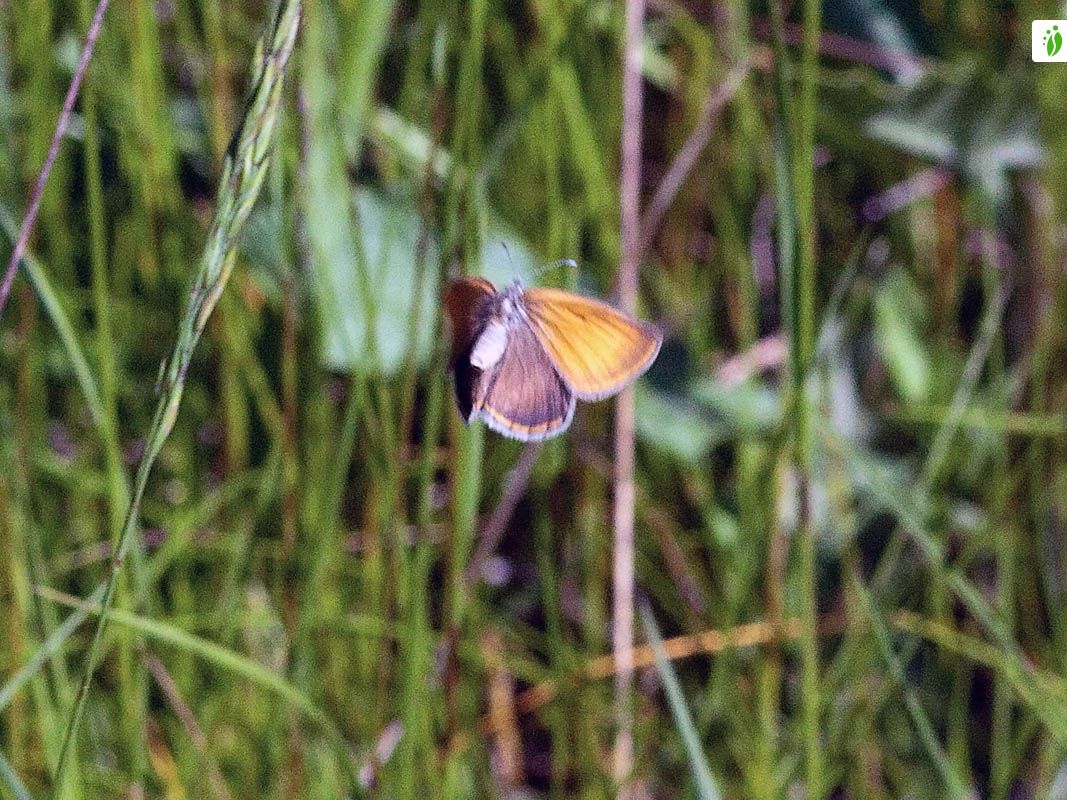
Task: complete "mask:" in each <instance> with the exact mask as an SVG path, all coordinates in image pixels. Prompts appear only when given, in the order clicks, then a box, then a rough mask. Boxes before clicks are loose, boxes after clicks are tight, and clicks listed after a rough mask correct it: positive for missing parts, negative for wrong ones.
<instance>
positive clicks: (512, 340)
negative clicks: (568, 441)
mask: <svg viewBox="0 0 1067 800" xmlns="http://www.w3.org/2000/svg"><path fill="white" fill-rule="evenodd" d="M481 380H482V381H483V383H482V384H481V385H482V386H483V387H484V388H485V391H484V394H483V395H482V396H481V397H479V396H477V395H478V394H481V393H480V392H479V391H478V390H477V388H476V389H475V397H474V403H473V413H472V414H471V417H472V418H474V417H478V418H480V419H482V420H483V421H484V422H485V424H486V425H488V426H489V427H490V428H492V429H493V430H495V431H496V432H497V433H501V434H503V435H504V436H510V437H511V438H513V439H518V440H520V441H523V442H535V441H540V440H541V439H548V438H549V437H552V436H556V435H557V434H560V433H563V431H565V430H567V427H568V426H569V425H570V424H571V419H572V418H573V417H574V394H573V393H572V392H571V390H570V389H569V388H567V385H566V384H565V383H564V382H563V380H562V379H561V378H560V376H559V374H558V373H557V372H556V369H555V367H553V366H552V361H551V359H549V357H548V354H547V353H545V351H544V350H543V349H542V347H541V345H540V344H539V343H538V341H537V337H536V336H534V333H533V331H532V330H530V328H529V327H528V326H527V325H525V324H523V323H520V324H517V325H513V326H510V327H509V328H508V343H507V348H506V349H505V350H504V355H503V356H501V358H500V361H498V362H497V363H496V364H495V365H493V367H492V368H491V369H489V370H488V371H487V372H485V373H484V374H482V376H481Z"/></svg>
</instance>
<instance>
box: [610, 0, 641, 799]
mask: <svg viewBox="0 0 1067 800" xmlns="http://www.w3.org/2000/svg"><path fill="white" fill-rule="evenodd" d="M644 18H645V3H644V0H627V3H626V32H625V38H624V41H623V48H624V52H623V67H622V153H621V167H620V169H621V174H620V181H619V184H620V185H619V204H620V211H621V213H620V219H619V235H620V239H621V244H622V258H621V259H620V261H619V279H618V287H619V302H620V304H621V305H622V308H623V309H624V310H626V311H628V312H630V313H633V312H634V311H636V308H637V266H638V259H639V258H640V252H639V251H640V242H641V233H640V214H641V211H640V192H641V105H642V97H641V90H642V86H641V32H642V26H643V24H644ZM614 516H615V519H614V528H615V558H614V564H613V575H612V582H613V588H614V606H613V611H612V613H613V619H614V623H613V631H612V646H613V648H614V650H615V663H616V665H617V670H616V672H615V711H616V723H617V726H618V728H617V730H616V733H615V753H614V775H615V780H616V781H617V782H618V784H619V787H620V788H619V796H620V797H627V796H628V795H629V789H628V787H627V781H628V779H629V777H630V773H631V771H632V769H633V752H634V739H633V709H632V705H631V703H632V697H631V685H632V684H633V673H634V662H633V643H634V395H633V390H632V389H627V390H626V391H624V392H623V393H622V394H621V395H619V399H618V403H617V405H616V407H615V515H614Z"/></svg>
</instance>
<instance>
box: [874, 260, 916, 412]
mask: <svg viewBox="0 0 1067 800" xmlns="http://www.w3.org/2000/svg"><path fill="white" fill-rule="evenodd" d="M922 306H923V300H922V297H921V296H920V295H919V292H918V289H917V288H916V287H915V284H914V283H912V282H911V280H910V279H909V278H908V277H907V276H906V275H904V273H903V272H900V271H897V272H894V273H893V274H892V275H891V276H890V277H889V279H888V280H887V281H886V282H885V284H883V285H882V286H881V287H880V289H879V291H878V294H877V295H876V296H875V299H874V324H875V331H876V334H877V342H878V350H879V352H880V353H881V355H882V358H883V359H884V360H885V364H886V368H887V369H888V370H889V376H890V379H891V380H892V381H893V385H894V387H896V389H897V391H898V392H900V395H901V397H903V398H904V399H905V400H907V401H908V402H912V403H917V402H922V401H924V400H926V399H927V397H929V393H930V356H929V354H928V353H927V352H926V348H925V347H924V346H923V343H922V340H921V339H920V338H919V334H920V332H921V330H922V327H923V326H922V319H921V317H922V313H921V312H922Z"/></svg>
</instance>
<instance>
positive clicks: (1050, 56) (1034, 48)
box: [1030, 19, 1067, 61]
mask: <svg viewBox="0 0 1067 800" xmlns="http://www.w3.org/2000/svg"><path fill="white" fill-rule="evenodd" d="M1065 45H1067V19H1035V20H1034V21H1033V23H1032V24H1031V26H1030V57H1031V58H1033V60H1034V61H1067V46H1065Z"/></svg>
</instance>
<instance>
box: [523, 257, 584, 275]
mask: <svg viewBox="0 0 1067 800" xmlns="http://www.w3.org/2000/svg"><path fill="white" fill-rule="evenodd" d="M560 267H570V268H571V269H578V262H577V261H575V260H574V259H573V258H561V259H558V260H556V261H552V262H549V263H548V264H545V265H544V266H543V267H541V268H540V269H539V270H537V272H535V273H534V274H533V277H535V278H536V277H538V276H540V275H544V274H545V273H546V272H551V271H552V270H554V269H559V268H560Z"/></svg>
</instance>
